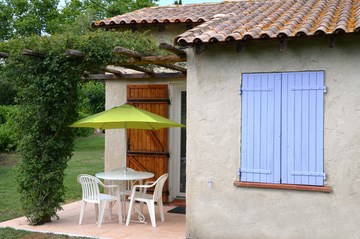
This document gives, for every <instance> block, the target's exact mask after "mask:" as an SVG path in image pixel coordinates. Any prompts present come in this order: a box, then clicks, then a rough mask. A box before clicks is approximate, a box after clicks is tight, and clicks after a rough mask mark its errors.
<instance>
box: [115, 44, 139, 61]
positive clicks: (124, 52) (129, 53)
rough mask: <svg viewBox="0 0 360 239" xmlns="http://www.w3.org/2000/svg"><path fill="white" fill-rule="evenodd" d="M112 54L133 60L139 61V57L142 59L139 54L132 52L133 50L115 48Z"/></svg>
mask: <svg viewBox="0 0 360 239" xmlns="http://www.w3.org/2000/svg"><path fill="white" fill-rule="evenodd" d="M114 53H115V54H118V55H125V56H128V57H132V58H135V59H141V57H142V55H141V54H140V53H139V52H137V51H133V50H130V49H127V48H124V47H121V46H117V47H115V49H114Z"/></svg>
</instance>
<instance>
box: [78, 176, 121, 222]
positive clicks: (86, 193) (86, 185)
mask: <svg viewBox="0 0 360 239" xmlns="http://www.w3.org/2000/svg"><path fill="white" fill-rule="evenodd" d="M77 181H78V182H79V183H80V184H81V188H82V203H81V210H80V219H79V225H81V224H82V220H83V217H84V212H85V208H86V204H87V203H94V204H95V212H96V217H97V219H98V220H97V224H98V228H100V227H101V224H102V221H103V217H104V212H105V206H106V203H109V218H110V220H111V209H112V204H111V202H117V208H118V217H119V223H122V217H121V207H120V193H119V186H117V185H105V184H103V183H102V182H101V181H100V180H99V179H98V178H96V177H94V176H92V175H88V174H80V175H79V176H78V177H77ZM99 185H100V186H102V187H104V188H109V189H111V190H113V192H116V193H115V195H110V194H104V193H100V189H99ZM99 212H100V213H99Z"/></svg>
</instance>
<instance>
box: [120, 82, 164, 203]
mask: <svg viewBox="0 0 360 239" xmlns="http://www.w3.org/2000/svg"><path fill="white" fill-rule="evenodd" d="M127 103H128V104H131V105H134V106H135V107H137V108H141V109H144V110H147V111H149V112H152V113H155V114H158V115H161V116H163V117H166V118H168V114H169V103H170V101H169V94H168V85H128V86H127ZM168 161H169V150H168V129H159V130H137V129H129V130H128V133H127V166H128V167H130V168H133V169H135V170H137V171H147V172H152V173H154V174H155V177H154V178H153V179H152V180H155V179H157V178H158V177H160V176H161V175H163V174H164V173H167V172H168ZM167 195H168V182H167V181H166V183H165V185H164V189H163V200H164V202H166V201H167Z"/></svg>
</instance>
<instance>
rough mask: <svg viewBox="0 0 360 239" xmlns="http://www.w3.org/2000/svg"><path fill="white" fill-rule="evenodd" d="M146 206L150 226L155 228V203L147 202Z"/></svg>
mask: <svg viewBox="0 0 360 239" xmlns="http://www.w3.org/2000/svg"><path fill="white" fill-rule="evenodd" d="M146 204H147V205H148V209H149V214H150V221H151V226H152V227H156V221H155V203H154V201H149V202H147V203H146Z"/></svg>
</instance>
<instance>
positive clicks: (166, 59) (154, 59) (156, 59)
mask: <svg viewBox="0 0 360 239" xmlns="http://www.w3.org/2000/svg"><path fill="white" fill-rule="evenodd" d="M185 61H186V57H185V56H183V57H181V56H177V55H168V56H145V57H141V59H140V60H137V59H129V60H128V61H126V62H117V63H114V65H117V66H124V65H147V64H155V65H157V64H168V63H175V62H185Z"/></svg>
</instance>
